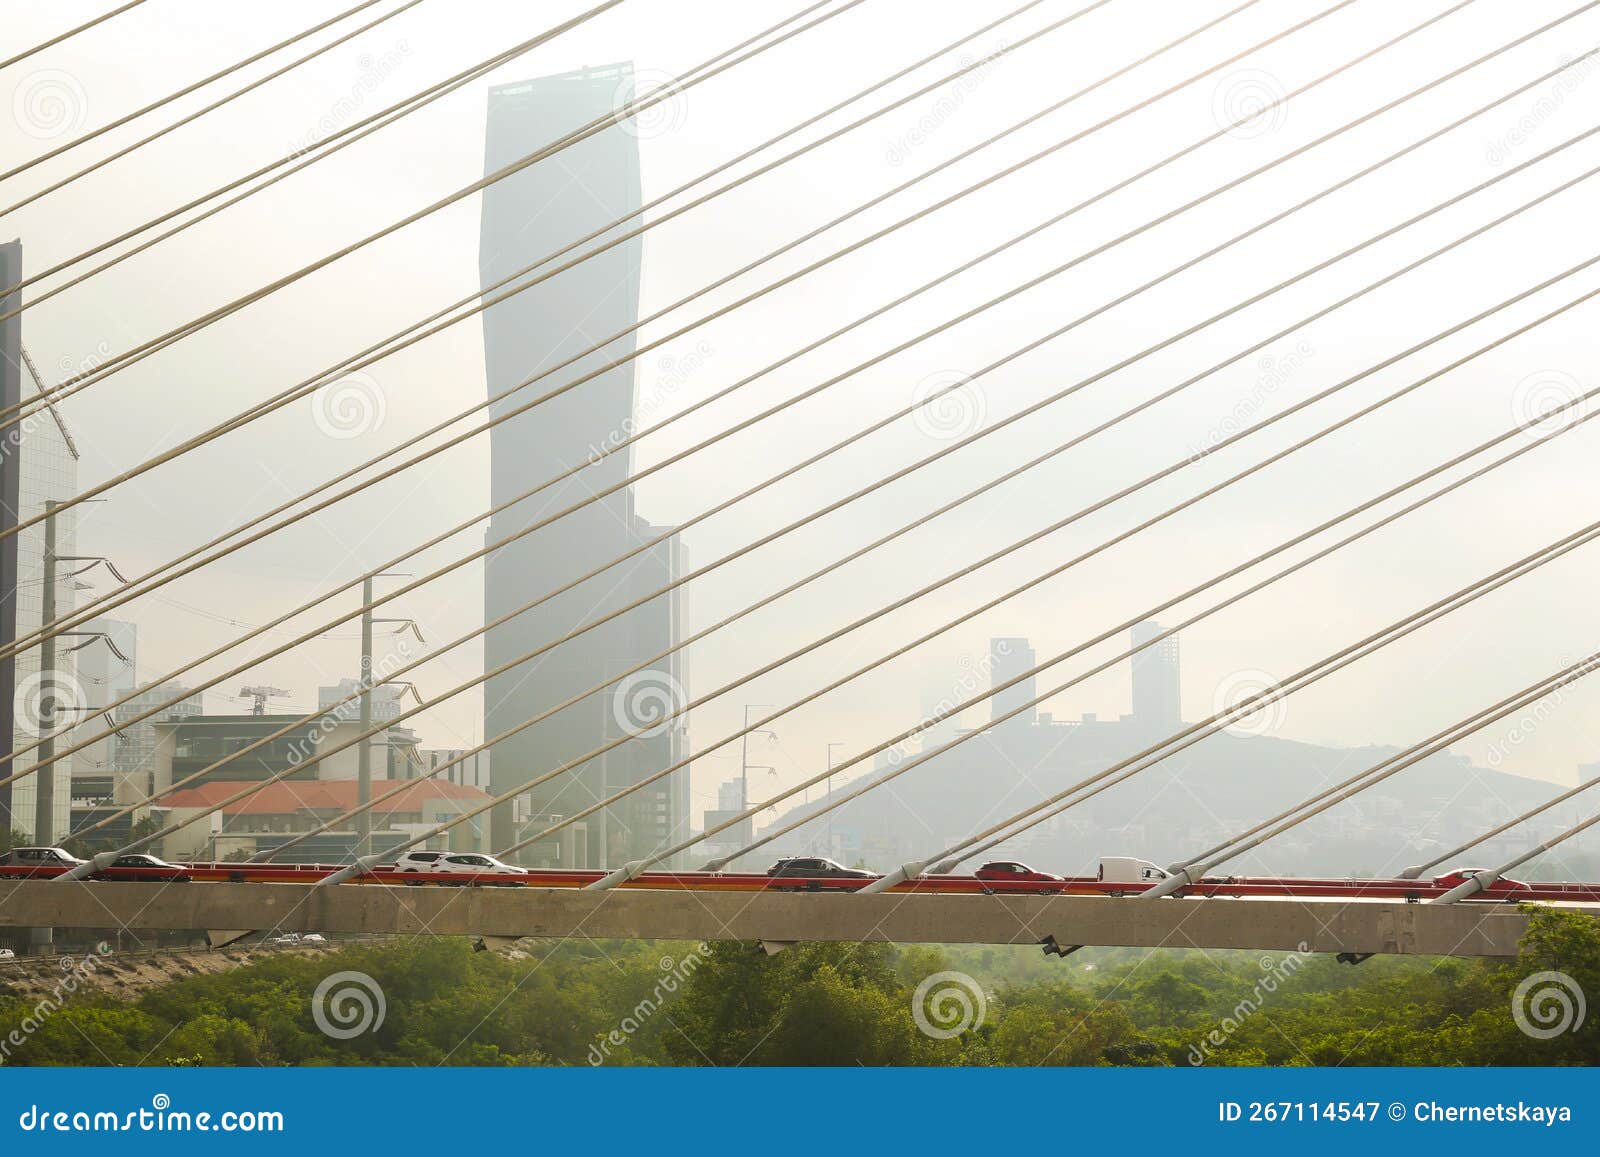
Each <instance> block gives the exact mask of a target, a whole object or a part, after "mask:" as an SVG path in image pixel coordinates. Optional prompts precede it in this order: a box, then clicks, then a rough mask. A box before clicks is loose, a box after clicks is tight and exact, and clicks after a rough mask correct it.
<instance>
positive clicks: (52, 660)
mask: <svg viewBox="0 0 1600 1157" xmlns="http://www.w3.org/2000/svg"><path fill="white" fill-rule="evenodd" d="M59 505H60V503H59V502H57V501H56V500H55V499H53V498H49V499H46V500H45V504H44V593H43V595H42V596H41V597H40V603H39V606H40V611H39V625H40V627H41V628H42V629H44V630H45V631H46V632H48V631H49V628H50V625H51V624H52V623H54V622H55V621H56V507H57V506H59ZM39 691H40V694H39V733H40V734H39V746H38V748H37V750H36V751H35V753H34V757H33V762H34V765H35V766H37V767H39V769H40V770H39V771H37V772H35V773H34V776H33V784H34V787H33V790H34V797H33V842H34V843H35V844H38V845H40V846H45V845H48V844H50V843H52V842H53V841H54V840H55V827H56V775H55V772H56V769H55V766H54V765H53V764H50V760H52V759H53V758H55V754H56V740H55V727H56V637H55V635H54V634H53V633H46V635H45V637H44V639H43V641H42V642H40V644H39ZM46 765H49V766H46ZM42 931H43V933H44V943H46V944H48V943H49V942H50V930H49V929H48V928H46V929H42Z"/></svg>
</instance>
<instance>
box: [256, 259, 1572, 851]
mask: <svg viewBox="0 0 1600 1157" xmlns="http://www.w3.org/2000/svg"><path fill="white" fill-rule="evenodd" d="M1596 262H1600V256H1596V257H1594V258H1591V259H1590V260H1589V261H1588V262H1586V263H1585V265H1586V266H1587V265H1592V264H1594V263H1596ZM1596 295H1600V290H1595V291H1593V292H1592V293H1590V294H1588V295H1586V296H1585V297H1584V298H1580V299H1579V301H1578V302H1573V303H1570V304H1569V305H1567V306H1565V307H1563V308H1562V309H1561V310H1558V311H1556V314H1551V315H1549V316H1556V315H1557V314H1559V313H1563V312H1565V311H1566V310H1568V309H1571V308H1574V307H1575V306H1576V305H1577V304H1579V303H1581V302H1582V301H1586V300H1588V299H1589V298H1590V297H1593V296H1596ZM1545 320H1548V317H1547V318H1541V319H1540V320H1539V321H1537V322H1534V323H1532V325H1531V326H1529V327H1527V328H1531V327H1532V326H1536V325H1538V324H1542V323H1543V321H1545ZM1519 332H1526V329H1524V330H1523V331H1519ZM1515 336H1518V334H1512V335H1508V336H1507V337H1505V338H1502V339H1500V340H1499V341H1498V342H1496V343H1494V344H1495V346H1498V345H1499V344H1503V342H1504V341H1507V340H1510V338H1511V337H1515ZM1487 348H1494V347H1493V346H1491V347H1487ZM1483 352H1486V351H1485V350H1480V351H1478V353H1476V354H1473V355H1469V359H1467V360H1470V358H1471V357H1476V356H1480V355H1481V353H1483ZM1451 368H1454V367H1451ZM1442 372H1448V371H1441V373H1442ZM1433 376H1437V375H1433ZM880 613H881V612H880ZM802 653H803V652H802ZM1063 657H1064V656H1063ZM1060 658H1061V657H1058V658H1057V659H1056V660H1052V661H1051V664H1046V666H1048V665H1053V663H1055V662H1059V661H1060ZM760 673H762V672H756V674H760ZM750 677H753V676H746V677H745V678H750ZM743 681H744V680H743V679H741V680H739V682H743ZM735 685H737V684H735ZM724 690H726V688H724ZM996 690H999V689H996ZM720 693H721V692H718V694H720ZM994 693H995V691H991V692H990V693H989V694H994ZM709 697H710V696H708V697H706V698H709ZM987 697H988V696H987V695H986V696H982V697H980V698H987ZM703 701H704V699H702V700H700V702H703ZM974 701H976V700H974ZM691 706H692V705H691ZM683 710H687V708H685V709H683ZM681 713H682V711H681V710H680V711H674V712H672V713H670V714H669V715H668V716H667V718H668V719H670V718H672V717H674V716H676V715H678V714H681ZM783 713H784V712H779V713H778V714H783ZM773 717H774V716H769V717H768V720H770V719H771V718H773ZM660 722H662V721H659V720H652V727H654V726H658V725H659V724H660ZM934 722H937V721H934ZM931 725H933V724H932V723H924V724H922V725H919V726H918V727H917V728H914V729H912V731H911V732H908V733H906V734H907V735H909V734H915V733H916V732H918V731H921V730H924V729H926V727H928V726H931ZM526 726H528V724H519V725H518V726H517V727H515V728H512V729H510V730H509V731H508V732H506V733H503V734H502V735H499V736H496V737H495V738H494V739H493V740H490V741H489V742H487V743H485V744H483V745H481V746H480V747H478V748H475V749H473V750H471V751H468V752H464V753H463V754H462V755H461V756H458V757H456V758H455V759H454V760H453V761H452V762H451V763H449V764H445V765H441V766H440V767H439V768H437V769H435V771H443V770H446V769H447V768H448V767H449V766H452V765H453V764H454V763H459V762H461V760H463V759H465V758H468V757H470V756H471V755H474V754H476V753H477V752H478V751H480V750H483V749H486V748H487V747H489V746H491V745H492V744H493V743H495V742H498V741H499V740H501V739H504V738H505V737H506V736H507V735H509V734H514V733H516V732H517V731H519V730H523V729H525V728H526ZM758 726H760V725H759V724H757V725H751V727H750V728H747V731H748V730H753V729H755V728H756V727H758ZM635 737H636V736H634V735H630V736H624V737H623V738H621V739H619V740H615V741H612V742H610V743H608V744H606V745H604V746H602V747H599V748H596V749H594V750H593V751H591V752H589V753H587V754H585V755H583V756H580V757H578V758H576V759H574V760H571V761H569V762H567V763H566V764H564V765H562V766H561V767H558V768H556V769H554V770H553V771H551V772H547V773H544V774H543V775H541V776H538V777H535V778H534V779H533V780H530V781H529V782H527V783H523V784H519V785H517V787H515V788H513V789H511V790H510V791H508V792H506V793H503V794H502V795H501V796H499V797H495V798H494V799H491V800H490V801H488V802H487V803H485V804H482V805H479V806H478V807H477V808H475V809H473V810H470V811H468V812H465V813H462V814H461V815H460V816H458V817H456V818H455V819H452V820H450V821H449V822H448V823H446V824H444V825H443V826H442V827H438V828H435V829H433V830H432V831H430V832H429V833H427V834H426V835H423V836H421V837H419V838H418V839H417V840H416V841H415V842H413V843H403V844H402V845H400V849H401V850H403V849H404V848H405V847H410V846H415V843H420V842H424V841H425V840H426V839H428V838H432V836H434V835H437V834H439V832H440V831H442V830H447V829H448V828H449V827H451V826H454V825H455V824H456V823H459V822H462V820H465V819H470V818H472V817H473V816H475V815H477V814H480V813H481V812H483V811H485V810H488V809H489V808H490V807H493V806H496V805H497V804H499V803H504V802H506V801H507V800H509V799H512V798H515V797H516V796H518V795H522V794H525V793H526V792H527V791H529V790H530V789H531V788H533V787H537V786H539V785H540V784H542V783H544V782H547V781H548V780H550V779H552V778H554V777H555V776H557V775H560V774H562V773H564V772H565V771H567V770H570V769H571V768H573V767H576V766H579V765H581V764H582V763H584V762H587V761H589V760H590V759H593V758H595V757H596V756H598V755H602V754H604V753H605V752H606V751H608V750H610V749H612V748H614V747H616V746H619V745H620V744H621V743H623V742H626V741H628V740H629V739H632V738H635ZM737 738H738V735H737V734H736V735H734V736H730V737H728V738H727V739H724V740H722V741H720V742H719V743H717V744H714V745H713V746H712V747H711V748H708V749H707V750H714V749H715V748H717V747H720V746H722V745H724V744H725V743H727V742H731V741H732V740H733V739H737ZM903 738H905V736H900V737H897V738H896V739H894V740H891V741H889V743H887V744H884V745H882V747H880V748H878V749H875V750H882V749H884V748H886V747H889V746H893V744H894V743H897V742H899V741H900V739H903ZM871 754H874V752H867V753H864V754H863V755H862V756H858V757H856V759H855V760H852V761H851V763H854V762H859V760H860V759H863V758H866V757H867V756H868V755H871ZM695 758H697V757H695V756H691V757H689V758H688V759H686V760H683V761H681V762H680V763H677V764H674V765H672V766H671V767H669V768H667V769H664V770H663V771H661V772H657V773H653V778H655V779H659V778H661V777H662V776H664V775H666V774H668V773H670V772H671V771H673V770H677V769H679V768H680V767H683V766H687V765H688V764H689V763H692V762H693V761H694V759H695ZM849 765H850V764H848V763H847V764H842V765H836V766H835V767H834V768H833V769H832V771H831V772H830V773H825V774H824V775H823V776H819V777H818V779H821V778H826V777H827V775H828V774H837V773H838V772H839V771H840V770H842V769H843V768H844V767H847V766H849ZM648 782H651V780H649V779H647V780H645V781H642V782H641V783H640V784H636V785H633V786H631V787H630V788H628V789H627V790H626V791H624V792H622V793H621V795H627V794H630V793H631V792H632V791H634V790H638V788H639V787H642V786H644V784H645V783H648ZM813 782H815V781H813ZM806 786H809V785H808V784H802V785H799V786H797V787H795V788H793V789H791V791H789V792H787V793H785V794H784V795H782V796H779V797H778V798H780V799H781V798H787V796H788V795H792V794H794V793H795V792H798V791H800V790H801V789H802V787H806ZM245 794H249V793H248V792H246V793H245ZM766 806H770V802H769V803H768V804H767V805H763V806H762V807H760V808H757V809H756V811H757V812H759V811H761V810H765V807H766ZM751 814H754V813H751ZM736 822H738V821H737V820H731V821H729V824H732V823H736ZM698 838H704V837H698ZM693 842H696V841H690V843H691V844H692V843H693ZM392 850H393V849H391V851H392ZM681 850H683V846H682V845H680V846H678V847H675V848H674V849H672V850H671V851H670V852H667V853H665V855H673V854H676V853H677V852H678V851H681ZM367 861H368V862H366V863H358V864H357V865H355V866H353V867H352V868H351V869H348V870H346V872H345V874H344V875H342V876H340V877H339V878H340V879H343V878H348V876H349V875H350V874H354V873H355V872H359V871H364V870H366V869H367V868H368V867H370V866H371V864H372V863H373V862H376V858H375V857H368V858H367ZM333 882H337V881H336V880H335V881H333Z"/></svg>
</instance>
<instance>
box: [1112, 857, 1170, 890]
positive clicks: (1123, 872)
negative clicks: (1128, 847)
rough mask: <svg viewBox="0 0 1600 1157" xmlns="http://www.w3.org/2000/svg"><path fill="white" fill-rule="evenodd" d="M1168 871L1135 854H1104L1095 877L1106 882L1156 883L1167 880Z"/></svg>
mask: <svg viewBox="0 0 1600 1157" xmlns="http://www.w3.org/2000/svg"><path fill="white" fill-rule="evenodd" d="M1167 876H1168V872H1167V870H1166V869H1165V868H1159V867H1157V866H1156V865H1155V864H1152V863H1151V862H1150V861H1149V860H1141V859H1138V858H1136V857H1134V856H1102V857H1101V858H1100V873H1099V875H1097V876H1096V877H1095V879H1097V880H1100V881H1101V882H1102V883H1106V884H1154V883H1157V882H1158V881H1160V880H1165V879H1166V878H1167Z"/></svg>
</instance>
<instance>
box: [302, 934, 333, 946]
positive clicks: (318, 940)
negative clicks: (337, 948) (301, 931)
mask: <svg viewBox="0 0 1600 1157" xmlns="http://www.w3.org/2000/svg"><path fill="white" fill-rule="evenodd" d="M327 942H328V938H327V937H326V936H324V935H323V934H322V933H320V932H307V933H306V934H305V935H304V936H302V937H300V943H302V944H326V943H327Z"/></svg>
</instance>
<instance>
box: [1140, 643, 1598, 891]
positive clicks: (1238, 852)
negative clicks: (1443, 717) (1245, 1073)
mask: <svg viewBox="0 0 1600 1157" xmlns="http://www.w3.org/2000/svg"><path fill="white" fill-rule="evenodd" d="M1596 666H1600V652H1596V653H1595V654H1593V655H1590V656H1588V657H1587V658H1585V659H1581V660H1579V661H1578V662H1576V663H1572V664H1569V665H1568V666H1566V667H1564V668H1562V669H1561V670H1560V671H1558V672H1556V673H1555V674H1554V675H1548V676H1546V677H1545V678H1543V679H1540V680H1538V681H1537V682H1535V683H1532V684H1530V685H1528V686H1527V687H1524V688H1523V689H1522V690H1520V691H1517V692H1515V693H1513V694H1511V695H1508V696H1507V697H1505V698H1503V699H1501V700H1499V701H1498V702H1496V703H1494V704H1491V705H1490V706H1488V707H1485V708H1484V709H1483V710H1481V711H1478V712H1477V713H1475V714H1473V715H1470V716H1467V717H1466V718H1464V719H1459V720H1457V721H1456V722H1454V723H1452V724H1450V725H1449V726H1448V727H1445V728H1443V729H1442V730H1440V731H1437V732H1435V733H1434V734H1433V735H1430V736H1429V737H1428V738H1426V739H1423V740H1420V741H1418V742H1417V743H1414V744H1412V745H1411V746H1410V747H1408V748H1406V749H1405V750H1403V751H1399V752H1396V753H1395V754H1394V755H1391V756H1388V757H1387V758H1385V759H1382V760H1380V761H1379V762H1377V763H1376V764H1374V765H1373V766H1371V767H1368V768H1364V769H1363V770H1361V771H1359V772H1356V773H1355V774H1354V775H1351V776H1348V777H1347V778H1345V779H1343V780H1341V781H1340V782H1338V783H1336V784H1333V785H1331V786H1329V787H1326V788H1323V789H1322V790H1321V791H1318V792H1316V793H1315V794H1313V795H1311V796H1308V797H1307V798H1306V799H1304V800H1301V801H1300V802H1299V803H1298V804H1295V805H1294V806H1292V807H1289V808H1285V809H1284V810H1283V811H1281V812H1279V813H1278V814H1277V815H1275V816H1273V817H1271V818H1270V819H1266V820H1262V821H1261V822H1260V823H1258V824H1256V825H1255V826H1254V827H1252V828H1250V829H1249V830H1248V831H1244V832H1241V833H1239V834H1238V835H1237V836H1235V837H1233V838H1232V839H1230V840H1227V841H1225V842H1224V843H1222V844H1220V845H1218V846H1217V847H1215V848H1212V849H1210V850H1208V851H1205V852H1201V853H1200V854H1199V855H1197V856H1191V857H1190V858H1189V859H1187V860H1183V861H1181V862H1179V863H1176V864H1173V865H1172V874H1171V875H1169V876H1168V877H1167V878H1166V879H1165V880H1163V881H1161V882H1160V884H1158V885H1157V886H1156V887H1154V888H1152V889H1150V890H1149V891H1148V892H1143V893H1141V896H1147V897H1149V898H1151V899H1154V898H1158V897H1161V896H1170V895H1172V894H1173V893H1174V892H1179V891H1182V890H1183V889H1184V888H1186V887H1188V886H1189V885H1191V884H1198V883H1199V882H1200V881H1201V879H1202V878H1203V877H1204V876H1205V875H1206V874H1207V873H1208V872H1210V871H1211V870H1212V869H1213V868H1215V867H1217V866H1218V865H1220V864H1225V863H1227V862H1228V861H1229V860H1232V859H1236V858H1237V857H1239V856H1242V855H1243V854H1244V853H1245V852H1248V851H1251V850H1252V849H1254V848H1257V847H1260V846H1261V845H1262V844H1264V843H1266V842H1267V841H1268V840H1270V839H1274V838H1276V837H1277V836H1280V835H1282V834H1283V833H1284V832H1286V831H1289V830H1290V829H1291V828H1294V827H1297V826H1298V825H1300V824H1303V823H1305V822H1306V821H1307V820H1309V819H1312V818H1313V817H1315V816H1318V815H1321V814H1322V813H1323V812H1325V811H1327V810H1328V809H1329V808H1332V807H1336V806H1337V805H1339V804H1341V803H1344V802H1345V801H1346V800H1349V799H1351V798H1353V797H1355V796H1356V795H1359V794H1360V793H1361V792H1363V791H1366V790H1367V789H1368V788H1370V787H1375V786H1376V785H1378V784H1380V783H1382V782H1384V781H1385V780H1387V779H1389V778H1391V777H1393V776H1395V775H1398V774H1399V773H1400V772H1402V771H1404V770H1406V769H1407V768H1409V767H1413V766H1415V765H1416V764H1418V763H1420V762H1422V761H1423V760H1424V759H1427V758H1429V757H1430V756H1433V755H1437V754H1438V753H1439V752H1441V751H1445V750H1447V749H1448V748H1449V747H1450V746H1451V745H1452V744H1454V743H1457V742H1459V741H1460V740H1462V739H1465V738H1466V737H1467V736H1469V735H1472V734H1474V733H1476V732H1478V731H1481V730H1482V729H1483V728H1485V727H1487V726H1489V724H1491V723H1496V722H1498V721H1500V720H1502V719H1504V718H1506V717H1507V716H1508V715H1514V714H1515V713H1516V712H1518V711H1521V710H1522V709H1523V708H1525V707H1529V706H1531V705H1533V704H1534V703H1537V702H1539V701H1540V700H1541V699H1543V698H1545V697H1546V696H1547V695H1549V694H1550V693H1551V692H1552V691H1558V690H1560V689H1561V688H1563V687H1567V686H1569V685H1571V684H1572V683H1575V682H1577V681H1578V680H1579V679H1582V678H1584V677H1585V676H1587V675H1589V674H1591V673H1592V672H1593V671H1594V670H1595V668H1596Z"/></svg>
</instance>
